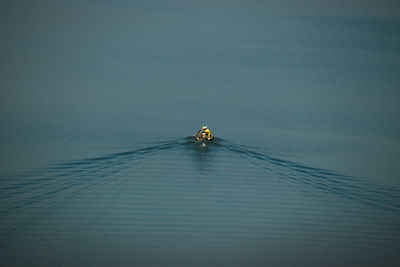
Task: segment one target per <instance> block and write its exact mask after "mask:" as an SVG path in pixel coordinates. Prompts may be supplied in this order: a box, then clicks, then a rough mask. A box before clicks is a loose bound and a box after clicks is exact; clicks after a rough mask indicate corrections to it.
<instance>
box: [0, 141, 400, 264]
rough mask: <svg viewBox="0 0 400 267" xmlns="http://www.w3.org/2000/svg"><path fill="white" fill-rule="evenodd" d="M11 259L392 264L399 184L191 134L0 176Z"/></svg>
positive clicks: (5, 254)
mask: <svg viewBox="0 0 400 267" xmlns="http://www.w3.org/2000/svg"><path fill="white" fill-rule="evenodd" d="M1 198H2V201H1V210H0V212H1V233H2V234H1V245H2V250H1V251H2V259H3V260H5V262H6V263H8V264H7V265H13V264H18V265H19V264H29V265H36V264H46V265H59V264H61V265H76V264H78V265H82V264H83V265H92V264H96V265H97V264H101V265H103V264H104V265H108V264H112V265H114V264H116V265H131V264H138V265H165V264H166V265H233V266H236V265H247V264H250V265H260V266H263V265H265V264H287V265H292V264H298V262H299V261H300V262H301V264H304V265H312V264H316V265H320V264H322V265H339V264H340V265H341V264H345V265H353V264H367V265H371V264H373V265H375V264H376V265H380V264H382V262H383V259H384V262H385V263H386V264H389V265H391V264H395V263H397V262H398V259H399V258H398V248H399V245H400V236H399V231H400V229H399V224H398V222H399V219H400V214H399V212H400V192H399V190H398V189H394V188H391V187H381V186H374V185H371V184H368V183H365V182H363V181H362V180H360V179H357V178H353V177H349V176H346V175H342V174H337V173H334V172H332V171H329V170H325V169H318V168H311V167H308V166H305V165H302V164H299V163H296V162H293V161H287V160H285V159H283V158H281V157H280V156H279V155H275V154H270V153H268V152H267V151H258V150H257V149H254V148H249V147H246V146H242V145H239V144H236V143H234V142H231V141H227V140H222V139H219V140H218V139H217V140H216V142H215V143H209V144H207V145H201V144H197V143H195V142H194V141H193V139H192V138H190V137H188V138H181V139H178V140H171V141H166V142H156V143H152V144H149V145H148V146H145V147H142V148H139V149H134V150H130V151H124V152H120V153H116V154H109V155H104V156H102V157H98V158H89V159H84V160H79V161H73V162H67V163H64V164H57V165H55V166H52V167H49V168H45V169H41V170H37V171H36V172H34V173H30V174H27V175H22V176H12V177H3V178H2V184H1Z"/></svg>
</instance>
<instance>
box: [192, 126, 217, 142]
mask: <svg viewBox="0 0 400 267" xmlns="http://www.w3.org/2000/svg"><path fill="white" fill-rule="evenodd" d="M203 134H205V135H206V136H203V137H206V138H207V139H208V140H212V139H213V138H214V135H213V133H212V132H211V131H210V129H208V128H207V126H203V127H201V130H200V131H198V132H197V134H196V139H199V138H201V137H202V135H203Z"/></svg>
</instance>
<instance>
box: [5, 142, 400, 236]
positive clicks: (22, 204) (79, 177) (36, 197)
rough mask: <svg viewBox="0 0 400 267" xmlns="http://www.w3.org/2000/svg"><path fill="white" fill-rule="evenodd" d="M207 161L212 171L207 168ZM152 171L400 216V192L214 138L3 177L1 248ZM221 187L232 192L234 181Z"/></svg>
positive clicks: (149, 147) (163, 144) (164, 144)
mask: <svg viewBox="0 0 400 267" xmlns="http://www.w3.org/2000/svg"><path fill="white" fill-rule="evenodd" d="M209 159H211V160H210V161H209V162H208V163H210V164H211V165H212V166H211V167H210V165H207V160H209ZM155 162H156V163H155ZM188 162H191V163H193V162H194V164H195V165H202V166H203V168H200V170H199V169H196V168H192V170H190V168H189V167H188V166H190V165H189V163H188ZM219 163H221V165H220V166H219ZM174 164H175V165H174ZM235 164H236V165H240V166H241V167H240V170H241V171H242V174H238V173H239V172H236V174H235V176H232V175H231V174H227V172H232V170H235V168H236V169H238V168H237V167H235V166H234V165H235ZM222 165H223V167H222ZM152 166H153V167H152ZM182 166H185V168H182ZM192 166H193V165H192ZM152 168H154V173H153V176H157V177H165V179H164V180H163V181H164V182H163V183H166V184H168V180H167V178H168V177H170V175H171V174H169V173H171V171H172V172H175V173H185V172H186V173H188V177H190V178H189V179H191V178H192V177H200V176H201V177H202V179H203V180H204V177H206V176H209V177H211V178H210V179H209V183H210V185H212V183H213V182H212V177H213V176H215V177H216V179H215V180H218V179H217V178H218V177H229V175H231V177H235V183H236V184H237V185H238V186H253V187H254V189H252V190H254V192H255V193H259V191H260V189H257V183H255V184H252V182H251V181H248V182H247V179H248V177H247V176H248V175H252V176H253V177H255V176H259V177H258V178H257V179H267V180H268V179H269V180H271V179H272V180H279V182H280V183H285V184H286V185H289V186H291V187H292V189H293V190H299V191H303V193H305V194H309V196H310V197H317V198H320V199H321V198H329V196H330V195H335V196H336V197H339V198H343V199H347V200H350V201H355V202H357V203H358V204H360V203H362V204H367V205H369V206H372V207H373V208H375V209H380V210H388V211H394V212H395V213H398V212H399V211H400V190H399V189H397V188H388V187H383V186H377V185H371V184H368V183H366V182H364V181H362V179H359V178H356V177H350V176H346V175H343V174H338V173H335V172H334V171H329V170H325V169H319V168H313V167H308V166H305V165H302V164H299V163H296V162H293V161H289V160H285V159H283V158H280V157H279V156H275V155H274V156H273V155H271V154H269V153H265V152H261V151H259V150H257V149H254V148H249V147H247V146H243V145H239V144H236V143H234V142H231V141H228V140H223V139H216V141H215V142H213V143H207V144H206V145H201V144H198V143H196V142H194V141H193V138H192V137H187V138H181V139H176V140H168V141H164V142H154V143H151V144H147V145H142V147H139V148H136V149H133V150H130V151H125V152H119V153H114V154H109V155H105V156H101V157H95V158H88V159H83V160H77V161H71V162H66V163H61V164H55V165H53V166H50V167H47V168H43V169H39V170H36V171H33V172H30V173H26V174H23V175H18V176H9V177H1V183H0V243H1V244H5V243H6V242H7V241H9V240H10V238H12V236H13V235H15V234H17V233H18V232H20V231H22V230H23V229H24V228H25V227H27V226H29V225H31V224H33V223H34V222H35V221H37V220H40V219H42V218H43V217H46V216H49V215H51V214H54V213H57V212H58V211H60V210H63V209H64V207H66V206H68V205H70V204H71V203H76V202H79V201H80V199H83V198H84V197H85V196H86V195H88V194H91V193H96V192H97V193H100V194H101V192H102V191H103V190H105V188H107V192H114V193H113V194H115V195H118V192H120V191H121V188H123V187H124V186H125V185H126V184H129V183H132V180H134V179H139V178H140V177H142V176H143V177H144V176H146V175H148V173H149V172H151V171H152ZM254 168H256V169H257V170H258V171H257V172H254V171H253V172H252V174H248V175H246V169H248V170H249V171H250V170H252V169H254ZM164 169H165V171H162V170H164ZM238 171H239V169H238ZM196 173H197V174H196ZM224 173H225V174H224ZM189 174H190V175H189ZM183 176H184V174H182V177H183ZM138 177H139V178H138ZM179 179H181V178H179ZM182 179H183V178H182ZM203 180H202V181H203ZM220 180H221V179H220ZM253 180H254V179H253ZM224 182H226V183H227V184H229V186H231V187H232V183H233V181H228V180H225V181H224ZM146 186H147V187H146V188H145V190H150V189H151V187H152V185H151V183H148V184H146ZM177 188H179V185H177ZM151 190H153V189H151ZM232 190H233V189H232ZM246 193H247V192H246ZM250 193H251V192H250ZM238 194H239V193H238ZM115 197H117V196H115Z"/></svg>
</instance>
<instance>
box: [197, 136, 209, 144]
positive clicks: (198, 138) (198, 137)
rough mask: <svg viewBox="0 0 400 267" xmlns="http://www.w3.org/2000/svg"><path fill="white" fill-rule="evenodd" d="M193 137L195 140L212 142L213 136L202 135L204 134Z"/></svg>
mask: <svg viewBox="0 0 400 267" xmlns="http://www.w3.org/2000/svg"><path fill="white" fill-rule="evenodd" d="M195 139H196V141H197V142H202V143H203V142H212V141H213V140H214V137H211V138H207V137H204V136H195Z"/></svg>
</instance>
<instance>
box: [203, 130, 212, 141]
mask: <svg viewBox="0 0 400 267" xmlns="http://www.w3.org/2000/svg"><path fill="white" fill-rule="evenodd" d="M203 131H204V132H205V133H206V134H207V138H208V139H211V138H212V136H213V134H212V133H211V131H210V129H208V128H207V129H205V130H203Z"/></svg>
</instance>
